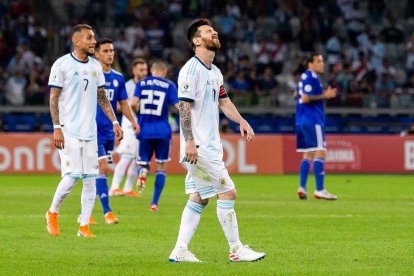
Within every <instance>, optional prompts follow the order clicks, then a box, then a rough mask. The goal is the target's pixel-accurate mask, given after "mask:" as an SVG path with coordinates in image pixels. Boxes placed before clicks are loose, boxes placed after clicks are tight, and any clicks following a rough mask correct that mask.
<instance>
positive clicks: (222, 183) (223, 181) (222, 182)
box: [219, 178, 226, 186]
mask: <svg viewBox="0 0 414 276" xmlns="http://www.w3.org/2000/svg"><path fill="white" fill-rule="evenodd" d="M219 182H220V185H221V186H224V185H226V179H224V178H220V179H219Z"/></svg>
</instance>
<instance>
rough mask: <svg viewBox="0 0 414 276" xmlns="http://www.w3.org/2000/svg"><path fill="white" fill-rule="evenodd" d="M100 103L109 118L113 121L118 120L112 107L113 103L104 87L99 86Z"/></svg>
mask: <svg viewBox="0 0 414 276" xmlns="http://www.w3.org/2000/svg"><path fill="white" fill-rule="evenodd" d="M98 104H99V106H100V107H101V109H102V111H103V112H104V113H105V115H106V116H107V117H108V118H109V120H111V121H112V122H113V121H115V120H116V117H115V113H114V110H113V109H112V106H111V103H110V102H109V100H108V98H107V97H106V94H105V90H104V89H103V88H102V87H101V88H98Z"/></svg>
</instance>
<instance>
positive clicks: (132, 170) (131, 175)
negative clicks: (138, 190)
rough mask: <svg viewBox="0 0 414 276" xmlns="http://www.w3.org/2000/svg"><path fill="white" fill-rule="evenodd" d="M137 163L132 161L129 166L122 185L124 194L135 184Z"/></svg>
mask: <svg viewBox="0 0 414 276" xmlns="http://www.w3.org/2000/svg"><path fill="white" fill-rule="evenodd" d="M137 179H138V175H137V163H135V160H132V162H131V165H129V167H128V171H127V178H126V180H125V184H124V192H129V191H131V190H132V186H133V185H134V184H135V183H136V182H137Z"/></svg>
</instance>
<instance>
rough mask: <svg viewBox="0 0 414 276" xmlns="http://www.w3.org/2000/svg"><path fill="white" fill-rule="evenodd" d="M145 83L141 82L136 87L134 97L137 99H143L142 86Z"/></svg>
mask: <svg viewBox="0 0 414 276" xmlns="http://www.w3.org/2000/svg"><path fill="white" fill-rule="evenodd" d="M142 83H143V81H139V82H137V84H136V85H135V90H134V96H135V97H137V98H141V91H142V86H141V84H142Z"/></svg>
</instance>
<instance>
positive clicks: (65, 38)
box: [0, 0, 414, 173]
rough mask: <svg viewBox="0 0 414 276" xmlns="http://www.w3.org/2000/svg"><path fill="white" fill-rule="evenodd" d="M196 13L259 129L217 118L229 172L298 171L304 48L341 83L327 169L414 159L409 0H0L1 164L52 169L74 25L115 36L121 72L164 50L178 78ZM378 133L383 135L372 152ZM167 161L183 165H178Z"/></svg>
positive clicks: (330, 124) (332, 111)
mask: <svg viewBox="0 0 414 276" xmlns="http://www.w3.org/2000/svg"><path fill="white" fill-rule="evenodd" d="M198 17H207V18H211V19H212V21H213V23H214V27H215V28H216V29H217V30H218V31H219V34H220V39H221V41H222V45H223V47H222V49H221V50H220V51H219V52H218V53H217V56H216V59H215V63H216V64H217V65H218V66H219V67H220V68H221V70H222V72H223V73H224V77H225V85H226V87H227V90H228V91H229V94H230V95H231V97H232V99H233V101H234V102H235V103H236V105H237V106H238V107H239V108H240V111H241V113H243V115H244V116H245V117H246V118H247V119H248V121H249V122H250V123H251V124H252V126H253V128H254V129H255V131H256V133H258V134H259V135H261V134H266V135H262V136H261V137H260V138H259V139H263V141H262V142H259V143H256V144H257V145H256V146H254V144H243V143H242V142H240V141H241V140H240V139H238V138H237V137H235V136H234V133H237V126H235V125H234V124H232V123H231V122H230V123H229V122H228V121H226V120H225V119H223V121H222V130H223V135H224V137H225V142H226V145H227V148H226V161H227V165H229V166H230V170H231V171H232V172H238V173H291V172H295V169H294V167H293V166H289V165H288V164H294V163H295V160H296V159H295V158H297V157H298V156H299V155H293V153H292V152H294V148H293V144H292V143H293V142H292V139H293V138H292V136H291V135H292V134H293V132H294V110H295V108H294V105H295V103H294V100H293V99H292V91H293V89H294V86H295V84H296V80H297V78H298V76H299V75H300V72H301V71H302V70H303V68H304V64H303V60H304V58H305V57H306V56H307V55H308V54H309V53H310V52H313V51H318V52H321V53H322V54H323V55H324V57H325V61H326V64H327V70H326V73H325V75H324V76H323V83H324V85H326V86H327V85H331V86H333V87H336V88H337V89H338V91H339V96H338V97H337V98H336V99H334V100H330V101H328V102H327V127H326V129H327V133H328V136H329V138H328V146H329V147H330V149H331V150H332V151H331V154H330V155H329V156H328V169H330V171H332V172H396V173H401V172H410V171H411V170H412V169H413V165H412V163H414V161H413V160H412V159H413V158H412V157H411V156H412V155H413V153H412V151H413V150H412V145H411V143H412V142H411V141H410V136H406V137H405V138H400V133H403V134H404V135H405V134H410V131H409V129H410V126H411V125H412V124H414V117H413V114H414V112H413V109H412V107H413V106H414V74H413V68H414V4H413V2H412V1H408V0H404V1H397V2H395V1H393V2H386V1H383V0H377V1H374V0H366V1H353V0H312V1H310V0H309V1H306V0H302V1H299V0H297V1H283V0H260V1H236V0H230V1H208V0H207V1H192V0H189V1H187V0H175V1H137V0H135V1H133V0H130V1H128V0H106V1H97V0H90V1H79V0H66V1H63V0H62V1H40V0H14V1H12V0H6V1H2V2H1V3H0V131H2V132H5V133H7V135H5V134H2V135H0V141H1V143H0V171H1V172H27V173H30V172H36V173H38V172H46V173H50V172H55V171H56V172H57V170H55V169H52V168H54V166H44V167H43V166H41V165H40V167H39V164H40V163H41V160H43V159H42V158H44V159H45V160H46V161H45V162H46V163H47V162H53V156H54V149H51V148H50V145H49V144H48V143H49V142H50V138H51V137H50V134H48V133H50V132H51V131H52V123H51V119H50V115H49V110H48V96H49V95H48V93H49V91H48V88H47V80H48V74H49V70H50V65H51V64H52V63H53V61H54V60H55V59H56V58H57V57H59V56H61V55H63V54H65V53H67V52H68V51H70V48H69V47H70V31H71V26H73V25H74V24H76V23H82V22H83V23H88V24H91V25H92V26H93V27H94V28H95V30H96V33H97V36H98V38H99V37H102V36H107V37H110V38H112V39H113V40H114V45H115V48H116V51H117V58H116V63H115V68H116V69H118V70H120V71H121V72H123V73H124V74H125V76H127V78H129V76H130V72H129V63H130V61H131V60H132V59H133V58H135V57H144V58H146V59H147V60H151V59H152V58H156V57H161V58H164V59H165V60H167V61H168V64H169V78H170V79H172V80H173V81H176V79H177V75H178V72H179V69H180V68H181V66H182V65H183V64H184V62H185V61H186V60H187V59H188V58H189V57H190V56H192V55H193V53H192V51H191V49H190V48H189V47H188V45H187V42H186V39H185V35H186V27H187V26H188V24H189V23H190V22H191V21H192V20H193V19H194V18H198ZM173 118H174V119H175V120H177V114H173ZM16 132H17V133H23V135H22V136H21V135H19V134H16V135H15V134H12V133H16ZM35 132H36V133H38V134H36V135H33V134H32V133H35ZM26 133H31V135H26ZM40 133H45V134H40ZM232 133H233V134H232ZM332 135H334V136H332ZM331 137H332V138H331ZM44 139H46V140H44ZM47 139H49V140H47ZM175 139H176V138H175ZM374 139H378V141H382V142H378V146H376V150H375V151H374V152H371V151H370V148H372V147H373V144H370V142H372V141H373V140H374ZM381 139H382V140H381ZM45 141H46V142H45ZM47 141H49V142H47ZM42 143H43V144H42ZM48 145H49V148H47V149H46V151H45V152H42V153H40V152H39V150H40V149H42V146H46V147H47V146H48ZM383 145H386V146H383ZM177 146H178V143H174V147H175V148H174V150H173V151H176V150H177V149H176V147H177ZM269 148H272V149H273V150H272V151H273V152H272V154H268V155H266V158H260V154H258V152H263V151H264V150H265V149H269ZM389 149H394V150H389ZM39 154H40V155H39ZM55 155H56V154H55ZM292 156H294V157H292ZM381 156H389V158H390V159H392V160H398V162H396V164H398V165H396V166H390V165H389V164H388V163H389V162H388V161H387V160H386V159H385V158H379V157H381ZM39 160H40V161H39ZM388 160H389V159H388ZM39 162H40V163H39ZM172 163H176V162H172ZM50 164H52V163H50ZM329 164H330V165H329ZM250 165H251V166H253V167H251V166H250ZM254 168H255V169H254ZM51 170H52V171H51ZM172 171H173V172H181V171H180V167H179V165H173V169H172Z"/></svg>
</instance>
